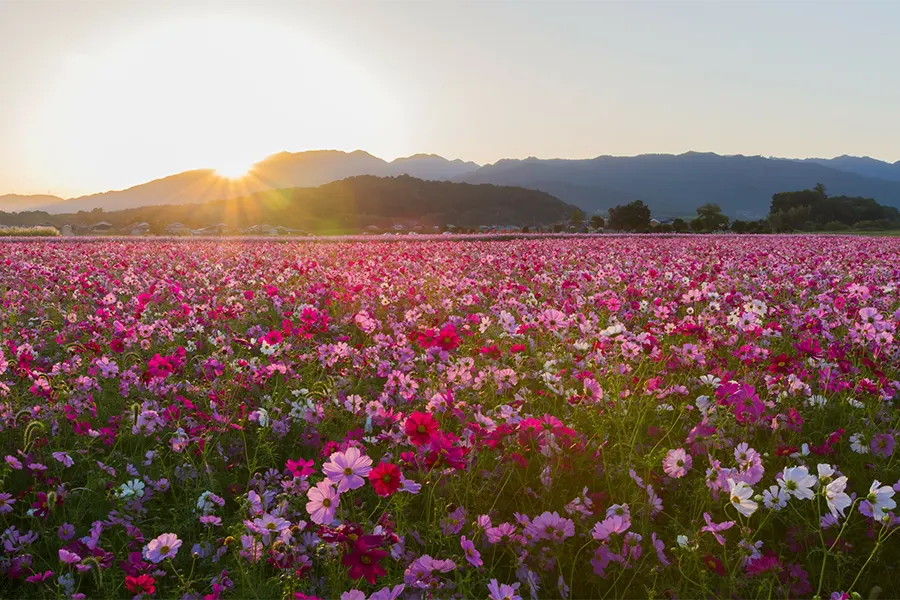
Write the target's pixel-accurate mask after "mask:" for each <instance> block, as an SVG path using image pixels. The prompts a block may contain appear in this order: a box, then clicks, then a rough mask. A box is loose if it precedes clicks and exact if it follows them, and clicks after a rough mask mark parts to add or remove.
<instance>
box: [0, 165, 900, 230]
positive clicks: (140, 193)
mask: <svg viewBox="0 0 900 600" xmlns="http://www.w3.org/2000/svg"><path fill="white" fill-rule="evenodd" d="M358 175H375V176H379V177H394V176H398V175H410V176H412V177H416V178H419V179H425V180H445V181H454V182H463V183H488V184H496V185H509V186H518V187H524V188H529V189H534V190H539V191H543V192H546V193H548V194H551V195H553V196H555V197H557V198H559V199H560V200H562V201H564V202H566V203H569V204H573V205H575V206H578V207H580V208H582V209H583V210H585V211H586V212H587V213H588V214H592V213H595V212H604V211H605V210H606V209H608V208H610V207H612V206H615V205H617V204H622V203H626V202H630V201H632V200H637V199H640V200H643V201H644V202H646V203H647V204H648V205H649V206H650V208H651V210H652V211H653V214H654V216H656V217H674V216H689V215H692V214H693V213H694V210H695V209H696V207H698V206H700V205H702V204H705V203H708V202H712V203H716V204H719V205H720V206H721V207H722V209H723V211H724V212H725V213H726V214H728V215H729V216H731V217H733V218H758V217H763V216H765V215H766V214H767V213H768V210H769V203H770V201H771V198H772V195H773V194H775V193H778V192H783V191H791V190H801V189H806V188H811V187H812V186H814V185H816V184H817V183H822V184H823V185H824V186H825V187H826V189H827V190H828V193H829V194H831V195H848V196H862V197H869V198H874V199H875V200H877V201H878V202H880V203H882V204H885V205H889V206H897V207H900V161H898V162H896V163H888V162H884V161H880V160H876V159H873V158H869V157H853V156H846V155H845V156H839V157H836V158H831V159H823V158H809V159H783V158H767V157H762V156H743V155H735V156H723V155H719V154H714V153H702V152H687V153H684V154H678V155H673V154H643V155H638V156H632V157H621V156H599V157H596V158H591V159H580V160H570V159H538V158H526V159H503V160H500V161H497V162H496V163H494V164H489V165H478V164H476V163H474V162H464V161H462V160H448V159H446V158H443V157H441V156H437V155H434V154H416V155H414V156H410V157H405V158H398V159H396V160H393V161H385V160H383V159H381V158H378V157H376V156H373V155H371V154H369V153H367V152H364V151H361V150H357V151H355V152H341V151H337V150H317V151H309V152H297V153H290V152H281V153H278V154H274V155H272V156H269V157H268V158H266V159H264V160H262V161H260V162H259V163H257V164H256V165H254V167H253V168H252V169H251V171H250V173H249V174H248V175H247V176H244V177H242V178H240V179H228V178H226V177H223V176H221V175H219V174H217V173H216V172H215V171H213V170H209V169H201V170H193V171H185V172H183V173H178V174H176V175H172V176H169V177H164V178H161V179H156V180H153V181H150V182H147V183H144V184H141V185H137V186H135V187H132V188H128V189H126V190H115V191H109V192H103V193H99V194H92V195H88V196H81V197H78V198H69V199H62V198H57V197H55V196H46V195H41V196H21V195H14V194H10V195H6V196H0V210H4V211H25V210H42V211H47V212H50V213H74V212H78V211H90V210H93V209H97V208H101V209H103V210H105V211H112V210H123V209H130V208H137V207H140V206H153V205H162V204H194V203H201V202H208V201H211V200H220V199H227V198H236V197H245V196H248V195H251V194H254V193H256V192H261V191H266V190H275V189H284V188H298V187H315V186H319V185H322V184H326V183H329V182H333V181H338V180H341V179H345V178H348V177H354V176H358Z"/></svg>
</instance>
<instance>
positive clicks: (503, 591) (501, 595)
mask: <svg viewBox="0 0 900 600" xmlns="http://www.w3.org/2000/svg"><path fill="white" fill-rule="evenodd" d="M520 585H521V584H520V583H519V582H516V583H514V584H512V585H507V584H505V583H500V582H498V581H497V580H496V579H491V581H490V582H489V583H488V586H487V587H488V592H490V594H489V595H488V598H490V600H522V596H520V595H518V594H516V590H518V589H519V586H520Z"/></svg>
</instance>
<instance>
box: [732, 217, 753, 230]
mask: <svg viewBox="0 0 900 600" xmlns="http://www.w3.org/2000/svg"><path fill="white" fill-rule="evenodd" d="M748 230H749V224H748V223H747V222H745V221H741V220H740V219H735V220H734V222H733V223H732V224H731V231H733V232H735V233H747V231H748Z"/></svg>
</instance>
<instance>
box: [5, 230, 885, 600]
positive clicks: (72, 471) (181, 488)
mask: <svg viewBox="0 0 900 600" xmlns="http://www.w3.org/2000/svg"><path fill="white" fill-rule="evenodd" d="M898 326H900V239H875V238H849V237H798V236H783V237H781V236H754V237H737V236H700V237H697V236H682V237H671V238H659V237H654V238H647V237H639V236H635V237H627V236H626V237H608V238H596V239H522V240H512V241H502V242H500V241H484V240H481V241H478V240H470V241H444V242H442V241H427V240H426V241H418V242H415V241H399V242H397V241H395V242H392V243H382V242H372V243H365V244H364V243H347V242H332V243H299V242H276V241H244V242H241V241H222V242H199V241H184V242H178V241H166V240H163V241H156V242H153V241H116V240H107V241H102V240H94V241H74V242H66V243H59V242H52V241H32V242H22V243H0V456H2V457H3V460H2V461H0V530H2V535H0V542H2V549H0V597H3V598H19V597H27V598H128V597H135V598H205V599H218V598H298V599H303V598H312V597H318V598H326V599H332V598H333V599H337V598H340V599H342V600H365V599H367V598H368V599H369V600H375V599H380V600H388V599H398V598H399V599H405V598H491V599H493V600H500V599H515V598H526V599H527V598H533V599H534V598H542V599H543V598H556V597H563V598H625V597H627V598H660V597H667V598H713V597H715V598H784V597H791V598H795V597H814V596H819V597H822V598H829V597H830V598H849V597H854V596H856V595H857V594H862V596H863V597H869V596H870V595H871V594H879V593H880V596H881V597H882V598H884V597H900V570H898V562H900V535H897V531H898V529H900V517H898V516H897V515H898V511H896V502H895V493H896V492H898V491H900V481H898V479H900V460H897V457H898V454H900V452H895V439H896V437H897V435H898V433H900V432H898V427H900V418H898V415H900V412H898V410H897V406H896V403H897V400H898V396H900V381H898V379H900V373H898V371H900V341H898V340H897V339H896V336H898V335H900V334H898V332H897V329H898Z"/></svg>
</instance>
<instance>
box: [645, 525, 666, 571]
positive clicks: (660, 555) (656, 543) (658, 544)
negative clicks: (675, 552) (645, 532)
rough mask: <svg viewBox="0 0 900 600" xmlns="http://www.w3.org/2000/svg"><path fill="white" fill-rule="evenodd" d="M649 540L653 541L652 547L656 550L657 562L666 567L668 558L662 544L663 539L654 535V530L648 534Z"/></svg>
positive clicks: (664, 546)
mask: <svg viewBox="0 0 900 600" xmlns="http://www.w3.org/2000/svg"><path fill="white" fill-rule="evenodd" d="M650 541H652V542H653V548H654V549H655V550H656V558H657V559H658V560H659V564H661V565H662V566H663V567H668V566H669V564H670V563H669V559H668V558H666V553H665V549H666V545H665V544H663V541H662V540H661V539H659V538H658V537H656V532H655V531H654V532H653V533H651V534H650Z"/></svg>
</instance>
